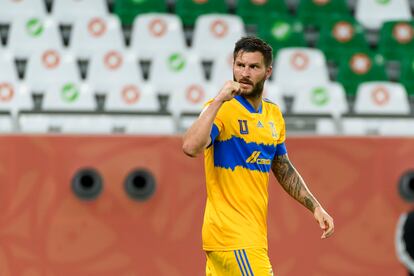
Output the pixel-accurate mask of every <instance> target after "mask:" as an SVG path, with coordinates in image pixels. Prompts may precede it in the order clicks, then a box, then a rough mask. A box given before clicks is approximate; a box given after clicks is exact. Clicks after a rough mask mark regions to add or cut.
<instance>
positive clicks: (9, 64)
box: [0, 49, 18, 82]
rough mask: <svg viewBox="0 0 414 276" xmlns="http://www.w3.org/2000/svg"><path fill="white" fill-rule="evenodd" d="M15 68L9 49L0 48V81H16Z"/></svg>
mask: <svg viewBox="0 0 414 276" xmlns="http://www.w3.org/2000/svg"><path fill="white" fill-rule="evenodd" d="M17 79H18V77H17V70H16V67H15V64H14V60H13V55H12V53H11V52H10V51H6V50H2V49H0V81H5V80H8V81H13V82H14V81H17Z"/></svg>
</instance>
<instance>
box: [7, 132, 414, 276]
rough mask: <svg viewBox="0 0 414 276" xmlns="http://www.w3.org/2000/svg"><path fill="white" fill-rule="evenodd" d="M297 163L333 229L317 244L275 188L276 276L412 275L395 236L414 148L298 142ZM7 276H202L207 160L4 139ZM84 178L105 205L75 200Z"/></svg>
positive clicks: (78, 140)
mask: <svg viewBox="0 0 414 276" xmlns="http://www.w3.org/2000/svg"><path fill="white" fill-rule="evenodd" d="M287 145H288V150H289V154H290V158H291V160H292V161H293V162H294V164H295V166H296V167H297V168H298V170H299V171H300V172H301V174H302V175H303V177H304V178H305V180H306V181H307V182H308V185H309V186H310V188H311V190H312V191H313V193H314V194H315V195H317V197H318V198H319V199H320V201H321V202H322V203H323V204H324V206H325V207H326V209H327V210H328V211H329V212H330V213H331V215H332V216H333V217H334V219H335V223H336V233H335V235H334V236H333V237H332V238H330V239H327V240H320V235H321V231H320V230H319V227H318V225H317V224H316V223H315V222H314V220H313V217H312V215H311V214H310V213H309V212H308V211H307V210H305V208H303V207H301V206H300V205H299V204H298V203H296V202H295V201H294V200H292V199H291V198H290V197H289V196H288V195H287V194H286V193H285V192H284V191H283V190H282V189H281V188H280V187H279V185H277V184H276V182H275V180H274V178H273V177H272V178H271V185H270V197H271V198H270V206H269V207H270V215H269V250H270V253H269V254H270V257H271V261H272V264H273V267H274V270H275V272H276V274H277V275H279V276H297V275H308V276H325V275H326V276H328V275H329V276H335V275H338V276H342V275H343V276H345V275H347V276H349V275H361V276H362V275H364V276H367V275H375V276H381V275H384V276H390V275H396V276H398V275H406V273H405V270H404V269H403V267H402V266H401V265H400V264H399V263H398V261H397V260H396V258H395V254H394V245H393V242H394V229H395V224H396V221H397V219H398V216H399V214H400V213H401V212H402V211H404V210H406V209H407V208H408V207H409V205H408V204H405V203H403V202H402V200H401V199H400V197H399V195H398V193H397V188H396V185H397V182H398V179H399V177H400V175H401V174H402V173H403V172H404V171H406V170H407V169H410V168H414V139H383V138H376V139H375V138H363V139H361V138H359V139H358V138H310V139H309V138H291V139H289V140H288V142H287ZM0 156H1V158H0V210H1V215H0V275H1V276H9V275H11V276H20V275H21V276H43V275H44V276H66V275H68V276H69V275H71V276H73V275H85V276H86V275H88V276H95V275H99V276H106V275H108V276H109V275H111V276H112V275H119V276H135V275H145V276H146V275H169V276H176V275H177V276H178V275H203V273H204V266H205V259H204V254H203V252H202V250H201V224H202V215H203V211H204V202H205V187H204V171H203V160H202V158H197V159H190V158H187V157H186V156H184V155H183V154H182V153H181V139H180V138H178V137H172V138H161V137H146V138H143V137H132V136H119V137H116V136H101V137H98V136H95V137H86V136H82V137H81V136H72V137H70V136H60V137H59V136H56V137H51V136H3V137H0ZM82 167H94V168H96V169H97V170H98V171H99V172H100V173H101V175H102V177H103V178H104V190H103V192H102V194H101V195H100V196H99V198H98V199H96V200H94V201H91V202H85V201H81V200H78V199H77V198H76V197H75V196H74V194H73V193H72V191H71V187H70V182H71V179H72V177H73V175H74V173H75V171H76V170H77V169H79V168H82ZM139 167H144V168H148V169H149V170H150V171H152V173H153V174H154V176H155V178H156V180H157V191H156V193H155V195H154V196H153V197H152V198H151V199H149V200H148V201H146V202H136V201H133V200H131V199H129V198H128V196H127V195H126V194H125V192H124V189H123V182H124V179H125V177H126V176H127V174H128V173H129V172H130V171H131V170H132V169H134V168H139Z"/></svg>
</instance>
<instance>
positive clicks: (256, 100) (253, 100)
mask: <svg viewBox="0 0 414 276" xmlns="http://www.w3.org/2000/svg"><path fill="white" fill-rule="evenodd" d="M244 98H245V99H246V100H247V101H248V102H249V103H250V104H251V105H252V106H253V108H254V110H256V111H258V110H259V107H260V105H261V104H262V95H259V96H250V97H249V96H244Z"/></svg>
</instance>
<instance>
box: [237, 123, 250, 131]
mask: <svg viewBox="0 0 414 276" xmlns="http://www.w3.org/2000/svg"><path fill="white" fill-rule="evenodd" d="M238 121H239V126H240V134H249V129H248V128H247V120H238Z"/></svg>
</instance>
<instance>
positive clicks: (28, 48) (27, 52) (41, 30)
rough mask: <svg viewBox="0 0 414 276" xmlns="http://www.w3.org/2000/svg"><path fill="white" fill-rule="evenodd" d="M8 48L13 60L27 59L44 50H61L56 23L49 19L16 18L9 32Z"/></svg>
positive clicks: (60, 40) (61, 45)
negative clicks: (13, 57)
mask: <svg viewBox="0 0 414 276" xmlns="http://www.w3.org/2000/svg"><path fill="white" fill-rule="evenodd" d="M9 32H10V33H9V42H8V48H9V49H10V51H12V53H13V55H14V56H15V58H20V59H27V58H28V57H29V56H31V55H32V54H33V53H35V52H37V51H39V49H40V50H43V49H45V48H58V49H60V48H62V47H63V44H62V39H61V37H60V35H59V30H58V26H57V24H56V22H55V21H54V20H53V19H51V18H49V17H43V18H42V17H17V18H15V19H14V20H13V22H12V25H11V27H10V31H9Z"/></svg>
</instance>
